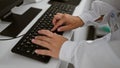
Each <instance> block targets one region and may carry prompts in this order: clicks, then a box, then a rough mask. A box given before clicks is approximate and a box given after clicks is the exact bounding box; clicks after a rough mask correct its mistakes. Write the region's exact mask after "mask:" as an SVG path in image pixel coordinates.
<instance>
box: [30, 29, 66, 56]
mask: <svg viewBox="0 0 120 68" xmlns="http://www.w3.org/2000/svg"><path fill="white" fill-rule="evenodd" d="M38 33H39V34H43V36H36V37H35V39H33V40H32V43H34V44H37V45H40V46H43V47H46V48H48V49H49V50H41V49H37V50H35V52H36V53H37V54H41V55H48V56H51V57H54V58H59V52H60V48H61V46H62V44H63V43H64V42H65V41H67V39H66V38H64V37H63V36H61V35H58V34H56V33H52V32H51V31H48V30H40V31H38Z"/></svg>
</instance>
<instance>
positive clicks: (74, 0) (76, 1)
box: [48, 0, 81, 6]
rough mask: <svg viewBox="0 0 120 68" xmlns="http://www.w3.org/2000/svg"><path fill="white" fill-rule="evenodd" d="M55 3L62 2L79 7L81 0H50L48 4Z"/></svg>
mask: <svg viewBox="0 0 120 68" xmlns="http://www.w3.org/2000/svg"><path fill="white" fill-rule="evenodd" d="M54 2H61V3H66V4H70V5H75V6H77V5H79V4H80V2H81V0H67V1H64V0H50V1H49V2H48V3H49V4H53V3H54Z"/></svg>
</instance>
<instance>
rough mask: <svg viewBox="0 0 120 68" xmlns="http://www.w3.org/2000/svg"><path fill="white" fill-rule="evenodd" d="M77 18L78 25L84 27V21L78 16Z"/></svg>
mask: <svg viewBox="0 0 120 68" xmlns="http://www.w3.org/2000/svg"><path fill="white" fill-rule="evenodd" d="M75 18H76V21H77V23H79V26H80V27H82V26H83V25H84V22H83V20H82V19H81V18H80V17H79V16H76V17H75Z"/></svg>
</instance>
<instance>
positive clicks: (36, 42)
mask: <svg viewBox="0 0 120 68" xmlns="http://www.w3.org/2000/svg"><path fill="white" fill-rule="evenodd" d="M32 43H34V44H37V45H39V46H43V47H46V48H48V49H51V48H52V46H50V44H49V43H48V42H45V41H40V40H36V39H32Z"/></svg>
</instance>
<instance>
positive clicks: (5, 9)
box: [0, 0, 23, 19]
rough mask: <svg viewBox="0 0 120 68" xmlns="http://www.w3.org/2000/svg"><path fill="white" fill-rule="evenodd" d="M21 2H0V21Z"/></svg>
mask: <svg viewBox="0 0 120 68" xmlns="http://www.w3.org/2000/svg"><path fill="white" fill-rule="evenodd" d="M22 2H23V0H0V19H4V18H5V16H6V15H7V14H8V13H9V12H10V11H11V9H12V8H13V7H15V6H19V5H20V4H21V3H22Z"/></svg>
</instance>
